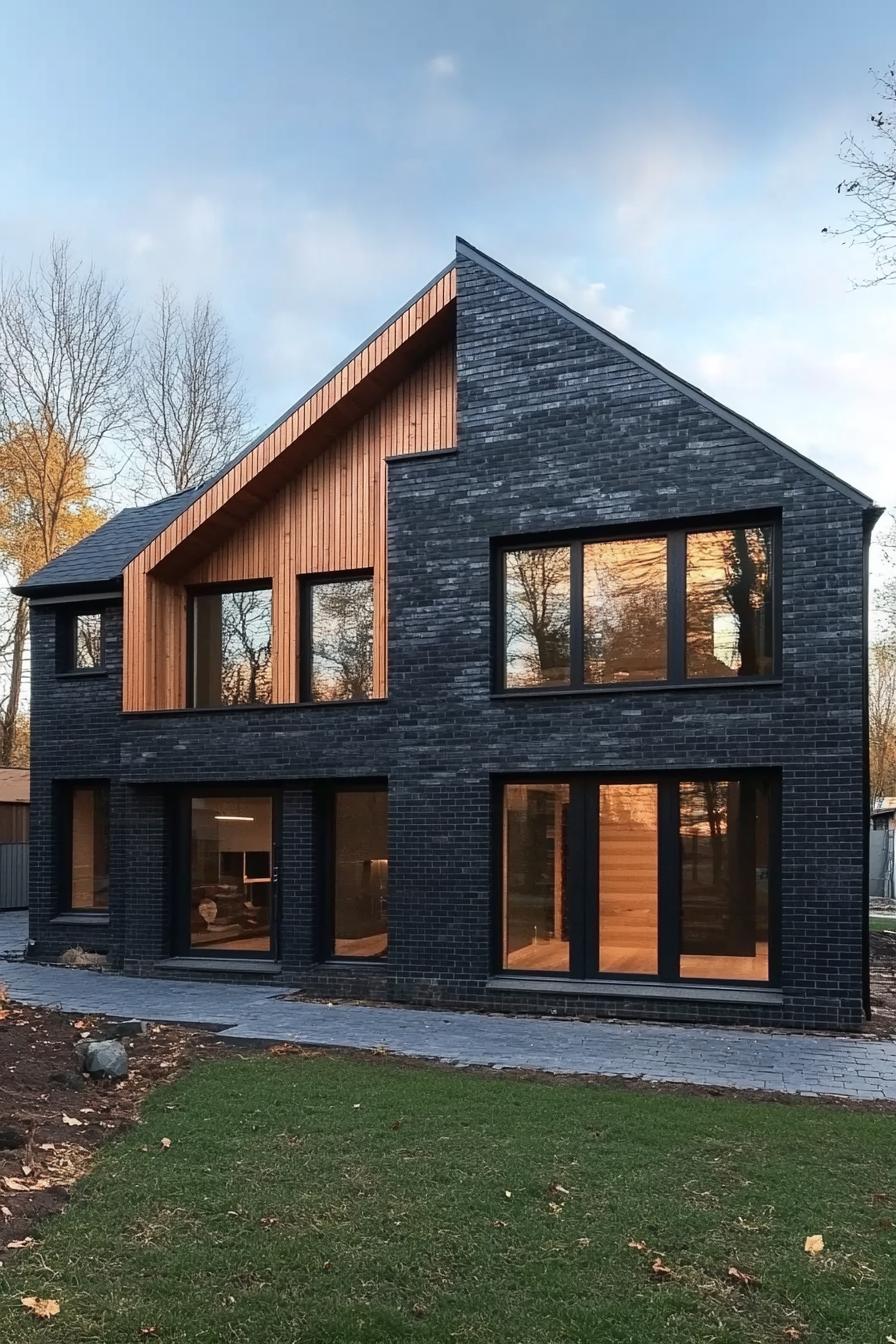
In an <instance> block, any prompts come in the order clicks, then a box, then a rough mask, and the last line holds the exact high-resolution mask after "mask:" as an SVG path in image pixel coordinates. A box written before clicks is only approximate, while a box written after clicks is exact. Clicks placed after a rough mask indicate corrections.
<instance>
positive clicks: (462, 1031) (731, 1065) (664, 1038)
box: [0, 914, 896, 1101]
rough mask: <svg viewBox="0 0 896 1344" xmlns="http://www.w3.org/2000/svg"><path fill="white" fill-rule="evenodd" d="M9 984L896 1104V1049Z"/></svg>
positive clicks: (143, 990) (255, 1033)
mask: <svg viewBox="0 0 896 1344" xmlns="http://www.w3.org/2000/svg"><path fill="white" fill-rule="evenodd" d="M24 930H25V923H24V919H23V918H22V917H21V916H17V915H9V914H3V915H0V956H2V955H3V951H2V949H4V947H5V948H6V954H7V956H8V955H10V954H13V955H14V954H15V953H16V952H17V951H18V950H19V949H20V948H21V947H22V945H23V942H24ZM0 980H3V981H5V983H6V985H7V987H8V989H9V992H10V994H11V996H12V997H13V998H14V999H17V1000H18V1001H19V1002H22V1003H39V1004H46V1005H49V1006H53V1007H58V1008H61V1009H62V1010H63V1011H65V1012H77V1013H107V1014H109V1015H110V1016H113V1017H140V1018H147V1019H150V1020H152V1019H155V1020H157V1021H168V1022H184V1023H202V1024H205V1025H213V1026H214V1027H215V1028H216V1029H218V1030H219V1031H220V1034H221V1036H222V1037H223V1038H225V1039H227V1040H245V1041H250V1040H266V1041H294V1042H296V1043H297V1044H302V1045H321V1046H350V1047H354V1048H355V1049H360V1050H372V1049H376V1048H378V1047H379V1048H382V1047H385V1048H386V1049H387V1050H390V1051H392V1052H394V1053H395V1054H400V1055H411V1056H418V1057H420V1058H425V1059H438V1060H444V1061H447V1062H450V1063H453V1064H482V1065H489V1066H492V1067H498V1068H521V1069H543V1070H546V1071H548V1072H553V1073H581V1074H608V1075H613V1076H616V1077H620V1078H644V1079H646V1080H648V1081H650V1082H673V1083H696V1084H702V1085H705V1086H709V1087H726V1088H752V1089H759V1090H764V1091H773V1092H792V1093H801V1094H807V1095H811V1096H842V1097H850V1098H854V1099H857V1100H887V1101H896V1041H875V1040H867V1039H862V1038H857V1037H845V1036H836V1037H835V1036H809V1035H800V1034H799V1033H787V1032H768V1033H767V1032H757V1031H740V1030H729V1029H722V1028H714V1027H674V1026H668V1027H667V1026H652V1025H646V1024H641V1023H631V1024H622V1023H616V1022H571V1021H568V1020H564V1019H562V1018H541V1017H505V1016H499V1015H489V1014H486V1013H459V1012H438V1011H433V1010H418V1009H413V1008H368V1007H362V1006H358V1005H350V1004H332V1005H329V1004H326V1003H300V1002H299V1003H289V1002H285V1001H283V1000H281V999H279V998H278V997H277V995H278V993H279V992H281V991H272V990H270V989H267V988H263V987H262V988H259V987H255V986H252V987H250V986H245V985H226V984H210V983H208V982H206V981H199V980H190V981H183V980H180V981H169V980H152V979H138V978H135V977H129V976H123V975H106V974H98V973H97V972H95V971H78V970H67V969H64V968H62V967H57V966H33V965H30V964H27V963H24V962H22V961H15V960H11V961H6V962H2V963H0Z"/></svg>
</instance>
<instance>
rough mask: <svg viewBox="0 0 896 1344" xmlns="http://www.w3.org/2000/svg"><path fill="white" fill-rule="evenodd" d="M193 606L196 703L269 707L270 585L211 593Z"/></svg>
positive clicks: (199, 705)
mask: <svg viewBox="0 0 896 1344" xmlns="http://www.w3.org/2000/svg"><path fill="white" fill-rule="evenodd" d="M190 603H191V606H190V615H191V642H190V651H191V673H190V683H191V684H190V699H191V704H192V705H193V706H194V707H195V708H197V709H199V708H211V707H214V706H216V705H266V704H270V701H271V628H272V626H271V585H270V583H259V582H256V583H253V584H249V585H239V586H229V587H226V588H215V589H206V590H204V591H202V592H195V593H193V594H192V596H191V598H190Z"/></svg>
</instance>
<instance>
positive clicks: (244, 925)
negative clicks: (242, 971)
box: [189, 794, 274, 956]
mask: <svg viewBox="0 0 896 1344" xmlns="http://www.w3.org/2000/svg"><path fill="white" fill-rule="evenodd" d="M189 812H190V817H189V828H190V858H189V947H190V949H191V950H193V951H199V952H227V953H234V952H248V953H252V954H254V955H255V956H269V955H270V954H271V952H272V950H273V949H272V945H271V929H272V915H273V873H274V863H273V847H274V800H273V798H272V797H271V796H270V795H267V794H242V795H236V794H222V795H210V794H193V795H192V796H191V797H190V799H189Z"/></svg>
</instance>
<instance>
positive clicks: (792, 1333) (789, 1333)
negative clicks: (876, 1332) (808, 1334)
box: [784, 1325, 896, 1344]
mask: <svg viewBox="0 0 896 1344" xmlns="http://www.w3.org/2000/svg"><path fill="white" fill-rule="evenodd" d="M784 1338H785V1339H802V1335H801V1334H800V1332H799V1330H797V1328H796V1326H793V1325H788V1327H787V1329H786V1330H785V1331H784ZM893 1344H896V1340H894V1341H893Z"/></svg>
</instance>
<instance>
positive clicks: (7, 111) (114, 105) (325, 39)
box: [0, 0, 896, 505]
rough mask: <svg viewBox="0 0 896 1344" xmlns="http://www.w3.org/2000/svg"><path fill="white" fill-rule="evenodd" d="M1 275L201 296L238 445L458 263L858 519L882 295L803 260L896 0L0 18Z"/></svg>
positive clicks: (177, 2) (1, 7) (893, 345)
mask: <svg viewBox="0 0 896 1344" xmlns="http://www.w3.org/2000/svg"><path fill="white" fill-rule="evenodd" d="M0 32H2V41H3V48H4V58H5V59H4V79H3V81H2V83H0V127H2V134H0V170H2V172H0V181H2V183H3V189H2V192H0V253H2V256H3V260H4V264H5V265H7V266H10V265H12V266H16V265H19V264H27V263H28V261H29V259H30V258H31V257H32V256H33V255H35V254H37V253H39V252H41V251H42V250H43V249H44V248H45V247H46V245H47V244H48V243H49V242H50V240H51V238H52V237H53V236H54V235H55V236H57V237H68V238H70V239H71V240H72V244H73V248H74V251H75V252H76V253H77V254H78V255H80V256H83V257H85V258H89V259H91V260H94V261H95V262H97V263H99V264H100V265H101V266H102V267H104V268H105V270H106V271H107V272H108V274H109V275H110V277H113V278H114V279H116V280H119V281H122V282H123V283H124V284H125V285H126V287H127V291H128V293H129V295H130V297H131V301H132V302H133V303H134V305H135V306H145V305H147V304H148V303H149V302H150V301H151V298H152V295H153V294H154V292H155V291H156V289H157V287H158V285H159V283H160V281H163V280H164V281H167V282H173V283H174V284H176V285H177V286H178V288H179V289H180V291H181V293H182V294H183V295H184V297H186V298H191V297H192V296H194V295H196V294H206V293H207V294H209V295H211V297H212V298H213V300H214V301H215V303H216V304H217V306H218V307H219V309H220V310H221V311H222V313H223V315H224V317H225V319H226V321H227V324H228V327H229V330H230V333H231V336H232V339H233V343H234V345H235V347H236V349H237V351H238V353H239V355H240V358H241V360H242V364H243V367H244V370H245V376H246V382H247V385H248V391H249V395H250V399H251V401H252V403H253V407H254V419H255V423H256V426H257V428H259V429H261V428H263V427H264V426H265V425H267V424H268V423H270V422H271V421H273V420H274V419H276V418H277V417H278V416H279V415H280V414H281V413H282V412H283V411H284V410H285V409H286V407H287V406H289V405H291V404H292V403H293V402H294V401H296V400H297V399H298V398H299V397H300V396H301V395H302V393H303V392H304V391H305V390H306V389H307V388H308V387H309V386H311V385H312V384H313V383H315V382H316V381H317V380H318V378H320V376H321V375H322V374H323V373H325V372H326V371H327V370H328V369H329V368H331V367H332V366H333V365H334V364H336V363H338V362H339V361H340V360H341V359H342V358H343V356H344V355H345V354H347V353H348V351H349V350H351V349H352V348H353V347H354V346H355V345H357V344H358V343H359V342H360V341H361V340H362V339H363V338H364V337H365V336H366V335H367V334H368V333H369V332H370V331H372V330H373V329H374V328H376V327H377V326H378V325H379V324H380V322H381V321H382V320H383V319H384V318H385V317H387V316H388V315H389V314H390V313H391V312H393V311H394V310H395V309H396V308H399V307H400V306H401V305H402V304H403V303H404V302H405V300H406V299H407V298H409V297H410V295H411V294H413V293H414V292H415V291H416V290H417V289H419V288H420V287H421V286H422V285H423V284H425V282H426V281H427V280H428V279H429V278H430V276H431V275H432V274H434V273H435V272H436V271H437V270H439V269H440V268H441V267H442V266H443V265H445V264H446V263H447V262H448V261H449V260H450V258H451V257H452V255H453V250H454V238H455V235H456V234H460V235H462V236H463V237H466V238H467V239H469V240H470V241H471V242H472V243H474V244H475V245H476V246H478V247H480V248H482V249H483V250H484V251H486V252H489V253H491V254H492V255H494V256H497V257H498V258H499V259H500V260H501V261H503V262H504V263H506V264H507V265H509V266H510V267H511V268H512V269H514V270H516V271H519V272H521V273H522V274H524V275H525V276H527V277H528V278H529V279H531V280H533V281H534V282H535V283H537V284H539V285H541V286H542V287H544V288H546V289H548V290H549V291H551V292H552V293H554V294H555V295H557V296H558V297H559V298H561V299H563V300H564V301H565V302H567V303H569V304H571V305H572V306H573V307H575V308H577V309H579V310H580V311H582V312H584V313H586V314H587V315H588V316H591V317H593V318H595V319H596V320H598V321H599V322H601V323H602V324H604V325H605V326H606V327H608V328H609V329H610V330H612V331H614V332H615V333H617V334H618V335H619V336H621V337H623V338H624V339H625V340H627V341H630V342H631V343H633V344H634V345H636V346H637V347H639V348H640V349H642V350H644V351H645V352H646V353H647V354H649V355H651V356H653V357H655V358H656V359H658V360H659V361H660V362H661V363H663V364H665V365H667V366H668V367H670V368H671V369H673V370H674V371H675V372H677V373H679V374H681V375H682V376H683V377H685V378H686V379H688V380H689V381H692V382H695V383H697V384H698V385H699V386H701V387H703V388H704V389H706V390H707V391H708V392H710V393H712V394H713V395H714V396H716V397H718V398H720V399H721V400H722V401H724V402H726V403H727V404H728V405H730V406H732V407H733V408H734V409H735V410H738V411H740V412H741V413H743V414H744V415H746V416H747V417H748V418H749V419H751V420H753V421H755V422H756V423H758V424H760V425H762V426H763V427H764V428H766V429H768V430H770V431H771V432H772V433H774V434H776V435H778V436H779V437H780V438H783V439H784V440H785V441H787V442H789V443H790V444H792V445H793V446H794V447H795V448H798V449H799V450H800V451H802V452H804V453H808V454H809V455H810V456H812V457H814V458H816V459H817V460H818V461H819V462H821V463H823V464H824V465H825V466H827V467H829V468H831V469H832V470H833V471H835V472H836V473H838V474H839V475H841V476H843V477H845V478H846V479H847V480H849V481H850V482H851V483H853V484H854V485H856V486H858V487H859V488H861V489H862V490H864V491H865V492H866V493H868V494H870V495H872V496H873V497H874V498H875V499H876V500H877V501H878V502H879V503H881V504H885V505H892V504H896V451H894V446H896V445H894V439H896V428H894V427H896V376H894V371H896V286H877V287H874V288H866V287H862V285H861V281H862V280H864V279H867V278H868V277H869V276H870V275H871V273H872V266H871V259H870V257H869V256H868V255H867V253H865V252H864V251H863V250H861V249H858V248H849V247H847V246H844V244H843V242H842V240H839V239H835V238H832V237H830V236H824V235H823V234H822V232H821V230H822V229H823V228H824V227H825V226H829V227H834V226H837V225H842V224H843V223H844V222H845V208H844V205H843V202H842V200H841V199H839V198H838V196H837V194H836V184H837V182H838V180H839V179H840V177H841V176H842V175H843V174H842V171H841V164H840V163H839V160H838V152H839V146H840V143H841V140H842V137H843V136H844V134H845V133H847V132H849V131H853V132H856V133H861V134H864V133H865V128H866V126H867V122H868V115H869V113H870V112H872V111H874V110H876V108H877V107H878V105H879V103H878V98H877V95H876V92H875V87H874V81H873V77H872V75H871V74H870V68H871V67H874V68H880V67H881V66H883V65H884V64H885V63H886V62H887V61H892V60H893V59H894V58H896V5H894V4H893V0H852V2H851V3H847V2H846V0H836V2H835V0H783V2H782V0H776V2H775V3H769V2H768V0H751V2H750V3H749V4H743V3H738V2H737V0H712V3H709V2H705V0H674V3H670V2H669V0H536V2H534V3H533V2H531V0H516V2H515V3H505V0H476V2H475V3H471V2H470V0H452V3H451V4H450V5H445V4H436V3H433V2H432V0H412V2H406V0H369V2H368V0H327V2H326V3H302V0H292V3H287V2H286V0H256V2H255V3H248V2H247V0H246V2H242V3H237V2H236V0H215V2H214V3H209V2H207V0H152V3H151V4H138V3H136V0H118V2H117V3H115V4H111V3H107V2H106V0H82V3H80V4H74V5H73V4H71V3H70V0H66V2H65V3H61V2H60V0H36V3H32V4H30V5H24V4H22V3H21V2H19V3H12V2H11V0H0Z"/></svg>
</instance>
